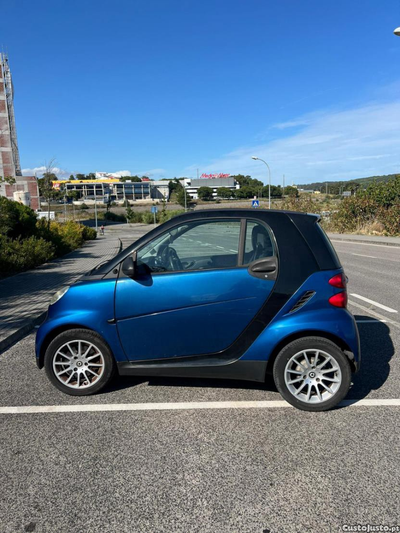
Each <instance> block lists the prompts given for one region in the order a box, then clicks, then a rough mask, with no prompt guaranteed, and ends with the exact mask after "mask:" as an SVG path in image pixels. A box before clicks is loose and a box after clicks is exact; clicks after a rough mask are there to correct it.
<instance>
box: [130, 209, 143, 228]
mask: <svg viewBox="0 0 400 533" xmlns="http://www.w3.org/2000/svg"><path fill="white" fill-rule="evenodd" d="M142 215H143V213H137V212H136V211H133V209H131V208H130V207H128V209H127V210H126V218H127V219H128V221H129V222H131V223H132V224H139V223H141V222H143V216H142Z"/></svg>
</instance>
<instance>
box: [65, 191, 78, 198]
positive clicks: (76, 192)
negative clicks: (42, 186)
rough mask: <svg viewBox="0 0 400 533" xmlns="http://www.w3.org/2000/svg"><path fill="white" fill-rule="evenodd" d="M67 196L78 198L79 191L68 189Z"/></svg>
mask: <svg viewBox="0 0 400 533" xmlns="http://www.w3.org/2000/svg"><path fill="white" fill-rule="evenodd" d="M67 198H72V200H79V198H80V192H79V191H68V194H67Z"/></svg>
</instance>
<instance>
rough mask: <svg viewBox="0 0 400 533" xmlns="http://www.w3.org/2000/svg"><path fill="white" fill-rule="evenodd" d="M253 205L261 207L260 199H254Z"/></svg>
mask: <svg viewBox="0 0 400 533" xmlns="http://www.w3.org/2000/svg"><path fill="white" fill-rule="evenodd" d="M251 207H260V200H253V201H252V202H251Z"/></svg>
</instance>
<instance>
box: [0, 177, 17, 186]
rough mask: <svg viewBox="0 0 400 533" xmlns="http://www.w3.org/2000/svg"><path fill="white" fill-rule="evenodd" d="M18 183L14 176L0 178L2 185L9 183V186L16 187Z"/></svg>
mask: <svg viewBox="0 0 400 533" xmlns="http://www.w3.org/2000/svg"><path fill="white" fill-rule="evenodd" d="M15 182H16V179H15V178H14V177H13V176H4V178H3V177H1V176H0V183H7V184H8V185H14V183H15Z"/></svg>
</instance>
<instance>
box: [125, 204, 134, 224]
mask: <svg viewBox="0 0 400 533" xmlns="http://www.w3.org/2000/svg"><path fill="white" fill-rule="evenodd" d="M134 218H135V213H134V212H133V209H132V207H131V206H130V205H128V207H127V208H126V219H127V220H128V222H133V220H134Z"/></svg>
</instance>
